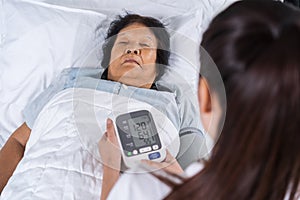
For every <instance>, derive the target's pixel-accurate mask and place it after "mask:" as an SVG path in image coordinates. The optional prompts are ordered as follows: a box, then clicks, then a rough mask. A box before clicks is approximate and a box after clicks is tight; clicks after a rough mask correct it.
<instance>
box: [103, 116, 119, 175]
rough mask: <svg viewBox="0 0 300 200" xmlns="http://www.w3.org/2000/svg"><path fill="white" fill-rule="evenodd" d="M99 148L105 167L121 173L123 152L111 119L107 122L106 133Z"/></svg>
mask: <svg viewBox="0 0 300 200" xmlns="http://www.w3.org/2000/svg"><path fill="white" fill-rule="evenodd" d="M98 147H99V152H100V155H101V158H102V164H103V167H109V168H112V169H114V170H118V171H119V170H120V167H121V150H120V146H119V143H118V139H117V136H116V132H115V129H114V126H113V122H112V120H111V119H107V121H106V132H105V133H104V134H103V136H102V138H101V140H100V141H99V144H98Z"/></svg>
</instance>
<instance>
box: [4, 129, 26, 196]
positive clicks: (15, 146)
mask: <svg viewBox="0 0 300 200" xmlns="http://www.w3.org/2000/svg"><path fill="white" fill-rule="evenodd" d="M30 133H31V129H30V128H29V127H28V126H27V125H26V123H23V124H22V125H21V126H20V127H19V128H18V129H17V130H15V132H14V133H13V134H12V135H11V136H10V137H9V139H8V140H7V142H6V143H5V145H4V146H3V147H2V149H1V151H0V194H1V193H2V190H3V188H4V186H5V185H6V183H7V181H8V179H9V178H10V177H11V176H12V174H13V172H14V171H15V169H16V167H17V165H18V163H19V162H20V160H21V159H22V157H23V154H24V150H25V146H26V143H27V141H28V138H29V136H30Z"/></svg>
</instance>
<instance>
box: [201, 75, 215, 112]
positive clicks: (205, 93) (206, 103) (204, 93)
mask: <svg viewBox="0 0 300 200" xmlns="http://www.w3.org/2000/svg"><path fill="white" fill-rule="evenodd" d="M198 101H199V107H200V108H199V109H200V113H201V114H202V115H203V114H210V113H211V112H212V105H211V96H210V92H209V87H208V85H207V81H206V80H205V78H203V77H200V79H199V85H198Z"/></svg>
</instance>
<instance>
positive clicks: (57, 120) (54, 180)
mask: <svg viewBox="0 0 300 200" xmlns="http://www.w3.org/2000/svg"><path fill="white" fill-rule="evenodd" d="M112 98H114V106H113V107H112V104H111V99H112ZM140 109H143V110H149V111H151V112H152V113H155V114H157V115H159V116H160V117H159V119H160V120H159V121H155V122H156V125H157V126H158V129H164V130H169V131H170V132H164V133H165V134H162V136H163V137H162V142H163V143H164V144H165V145H166V146H167V147H168V150H169V151H170V152H171V154H172V155H173V156H176V155H177V153H178V150H179V138H178V132H179V130H177V129H176V128H175V126H174V125H173V124H172V122H171V121H170V120H168V119H167V118H164V115H163V114H162V113H160V112H159V111H158V110H156V109H155V108H154V107H152V106H151V105H149V104H146V103H143V102H140V101H137V100H135V99H132V98H128V97H122V96H117V97H116V96H114V95H113V94H111V93H107V92H102V91H96V90H91V89H75V90H74V89H67V90H64V91H62V92H60V93H58V94H57V95H56V96H55V97H54V98H53V99H51V101H50V102H49V103H48V104H47V105H46V106H45V108H44V109H43V110H42V111H41V113H40V114H39V116H38V118H37V119H36V122H35V123H34V126H33V128H32V132H31V136H30V138H29V141H28V143H27V146H26V150H25V154H24V157H23V159H22V160H21V162H20V163H19V165H18V166H17V168H16V170H15V172H14V174H13V176H12V177H11V178H10V179H9V182H8V184H7V185H6V187H5V188H4V190H3V192H2V194H1V197H0V199H1V200H2V199H3V200H4V199H5V200H6V199H7V200H13V199H15V200H20V199H30V200H34V199H49V200H53V199H99V198H100V194H101V192H100V191H101V184H102V164H101V157H100V154H99V151H98V146H97V143H98V141H99V139H100V138H101V136H102V134H103V133H104V131H105V121H106V118H107V117H108V116H110V117H111V118H114V116H115V115H116V114H119V113H122V112H125V111H136V110H140Z"/></svg>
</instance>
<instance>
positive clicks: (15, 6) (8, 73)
mask: <svg viewBox="0 0 300 200" xmlns="http://www.w3.org/2000/svg"><path fill="white" fill-rule="evenodd" d="M1 5H2V6H3V7H2V9H1V12H0V16H1V20H0V21H1V22H2V23H3V26H2V25H1V27H2V28H3V29H1V45H0V46H1V57H0V70H1V73H0V96H1V98H0V104H1V106H0V119H1V122H0V147H1V146H2V145H3V144H4V142H5V141H6V140H7V138H8V137H9V135H10V134H11V133H12V132H13V131H14V130H15V129H16V128H17V127H18V126H19V125H20V124H21V123H22V122H23V121H24V120H23V116H22V114H21V112H22V110H23V108H24V107H25V105H26V104H27V103H28V102H30V101H31V100H33V99H34V98H35V97H36V96H37V95H39V94H40V93H41V92H42V91H43V90H44V89H45V88H46V87H47V86H48V85H49V84H50V83H51V81H52V79H53V77H54V76H56V74H58V73H59V72H60V71H61V70H62V69H63V68H66V67H71V66H79V65H80V64H81V63H82V62H83V61H82V60H81V58H82V55H87V54H89V49H91V48H94V46H97V45H98V46H99V45H100V44H101V43H102V41H103V38H104V33H103V34H102V32H101V31H97V30H99V29H101V22H102V21H104V20H105V19H106V16H105V15H102V14H101V13H96V12H91V11H85V10H78V9H60V8H53V7H45V6H38V5H35V4H31V3H26V2H20V1H14V0H7V1H3V4H1ZM100 33H101V34H100ZM97 59H99V58H95V59H94V62H97V61H98V60H97ZM98 63H99V61H98ZM85 64H86V62H85Z"/></svg>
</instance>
